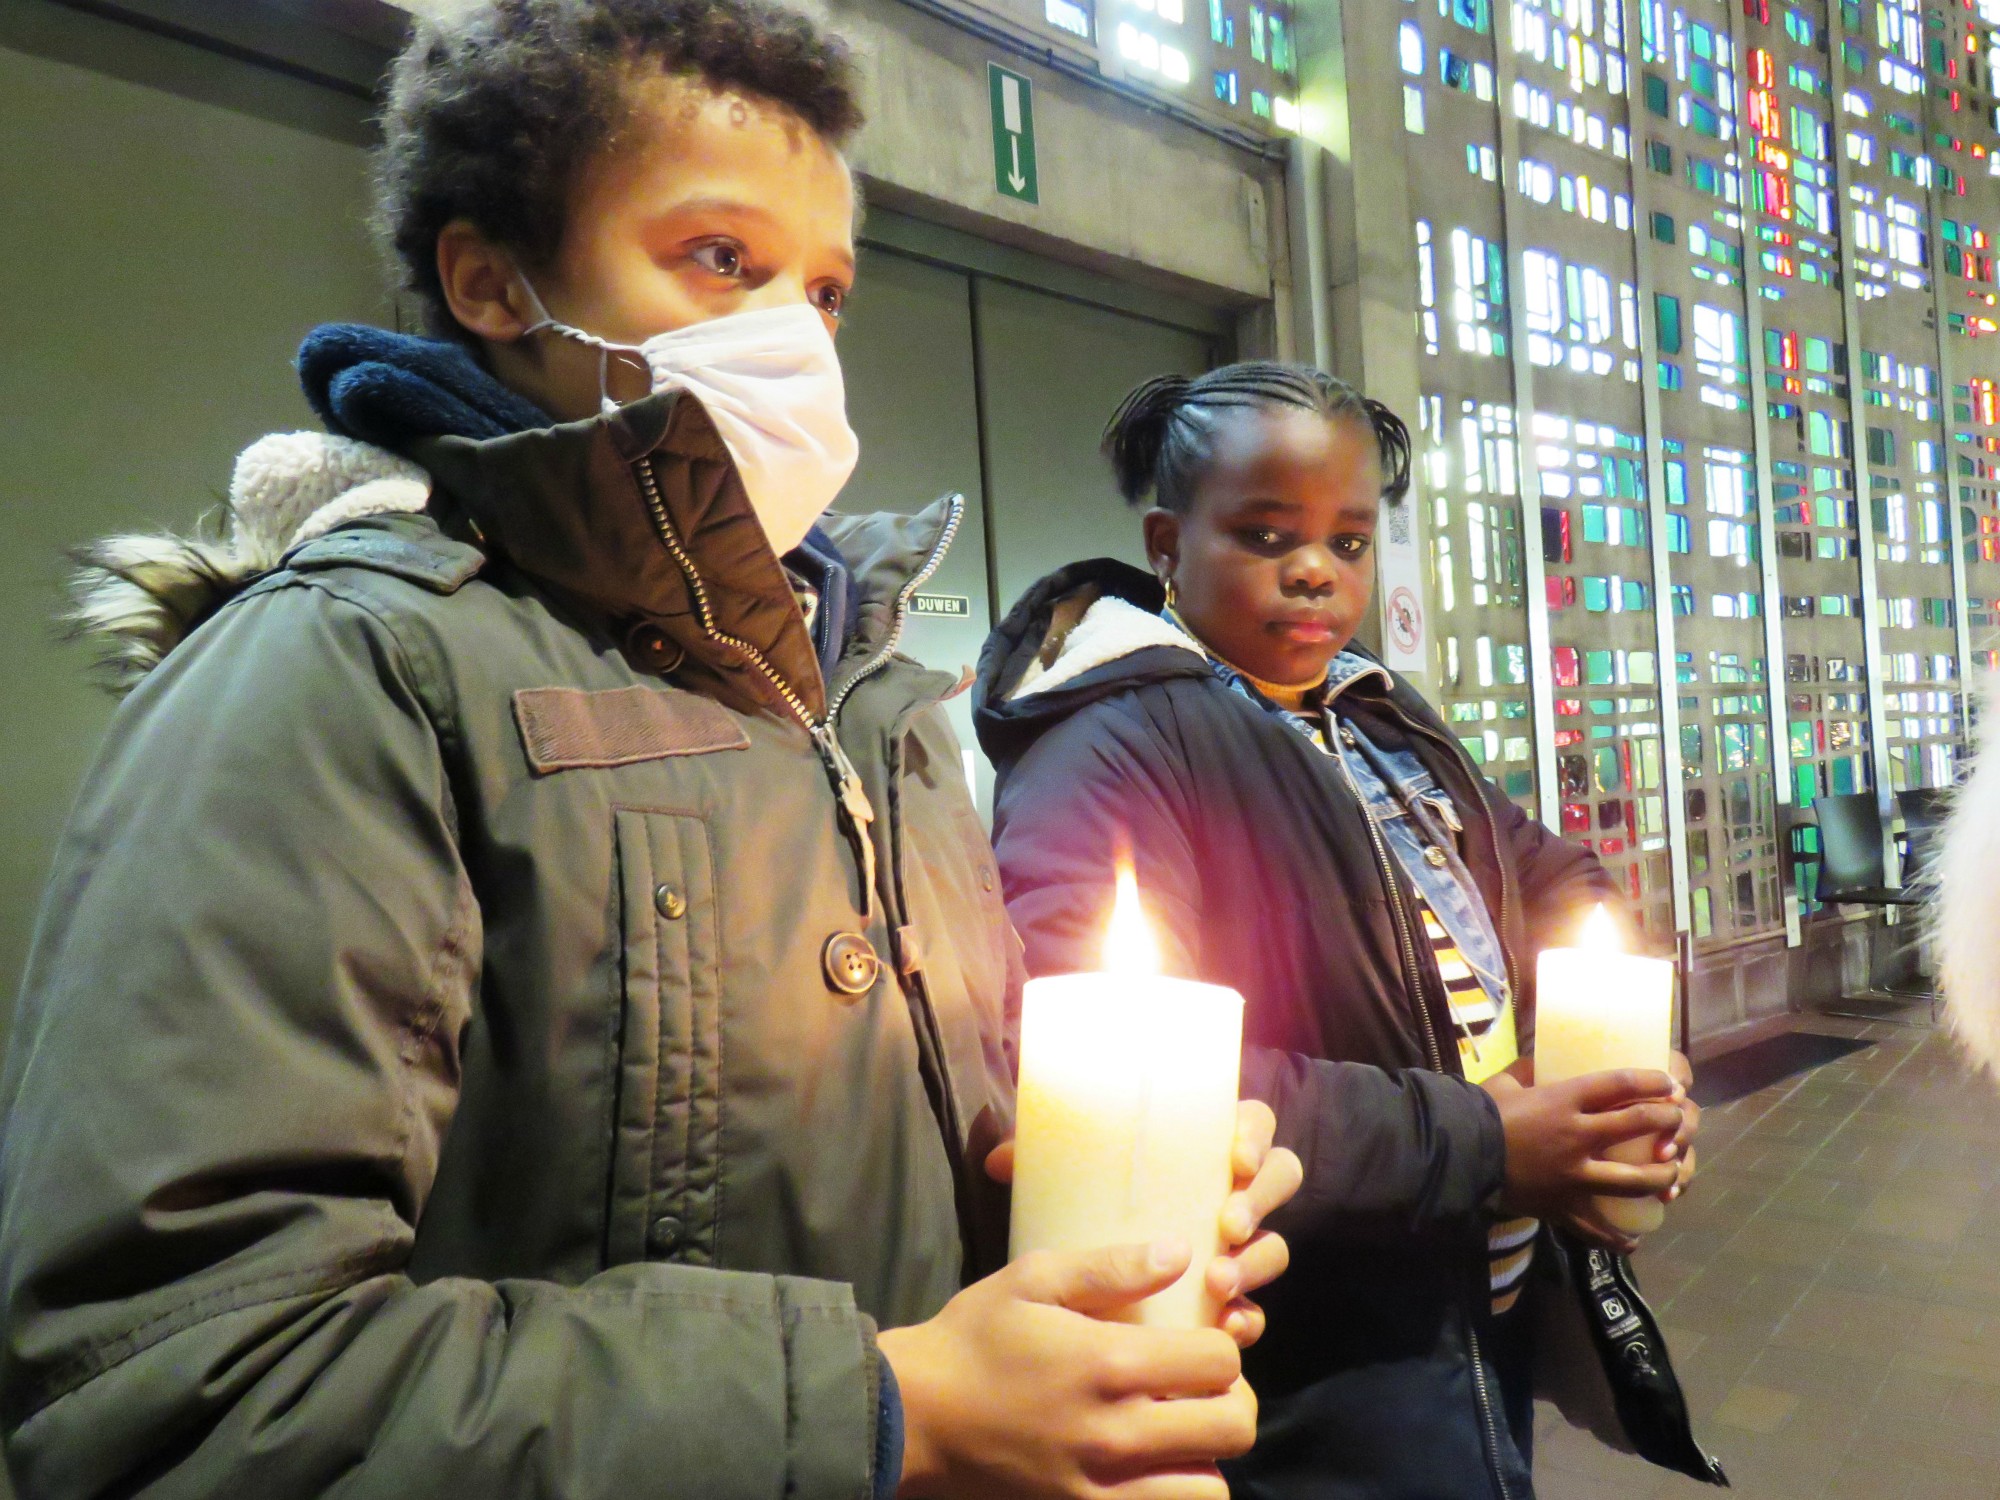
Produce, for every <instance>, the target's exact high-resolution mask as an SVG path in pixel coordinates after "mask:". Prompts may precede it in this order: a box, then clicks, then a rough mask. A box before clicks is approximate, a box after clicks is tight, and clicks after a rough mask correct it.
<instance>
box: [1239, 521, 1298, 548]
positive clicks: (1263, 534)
mask: <svg viewBox="0 0 2000 1500" xmlns="http://www.w3.org/2000/svg"><path fill="white" fill-rule="evenodd" d="M1237 535H1238V536H1239V537H1240V538H1241V539H1242V541H1243V543H1244V545H1245V546H1248V547H1255V548H1256V549H1257V550H1258V551H1260V552H1271V551H1276V550H1277V549H1279V548H1281V547H1283V546H1285V545H1286V542H1287V540H1288V539H1287V538H1286V536H1285V535H1284V533H1283V532H1279V531H1273V530H1272V529H1271V528H1270V527H1268V526H1246V527H1244V528H1243V530H1241V531H1240V532H1238V533H1237Z"/></svg>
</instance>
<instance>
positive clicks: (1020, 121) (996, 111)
mask: <svg viewBox="0 0 2000 1500" xmlns="http://www.w3.org/2000/svg"><path fill="white" fill-rule="evenodd" d="M986 84H987V89H988V92H989V93H990V94H991V95H992V102H993V185H994V186H995V187H996V188H998V189H999V190H1000V193H1001V195H1002V196H1003V197H1007V198H1018V199H1020V200H1021V201H1022V202H1023V203H1040V202H1041V201H1042V198H1041V193H1040V191H1039V186H1038V184H1037V183H1036V181H1035V93H1034V85H1032V84H1031V83H1029V82H1028V80H1027V79H1025V78H1023V77H1022V76H1021V75H1020V74H1019V73H1010V72H1008V71H1007V70H1006V69H1005V68H1003V67H1001V66H1000V64H998V63H988V64H987V65H986Z"/></svg>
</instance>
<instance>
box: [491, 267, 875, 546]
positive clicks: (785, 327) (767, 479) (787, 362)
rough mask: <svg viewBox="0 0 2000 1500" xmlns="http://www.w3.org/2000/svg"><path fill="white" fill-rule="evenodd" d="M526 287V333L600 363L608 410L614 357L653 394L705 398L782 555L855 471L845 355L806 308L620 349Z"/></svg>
mask: <svg viewBox="0 0 2000 1500" xmlns="http://www.w3.org/2000/svg"><path fill="white" fill-rule="evenodd" d="M522 285H524V286H526V285H527V283H526V280H525V278H524V279H523V282H522ZM527 290H528V296H529V297H530V299H532V302H533V305H534V308H535V311H536V312H537V313H538V314H539V315H540V319H541V320H540V321H539V322H537V323H534V324H532V325H531V326H529V327H528V328H527V329H526V330H525V331H524V332H525V333H535V332H538V331H539V330H541V329H544V328H546V329H550V330H552V331H553V332H556V333H559V334H562V335H563V336H564V337H565V338H572V339H575V340H577V341H578V342H579V343H584V344H588V345H589V346H590V347H591V348H593V349H595V350H597V351H598V353H599V355H600V356H601V357H602V360H603V362H602V363H600V365H599V367H598V386H599V397H600V400H601V401H602V404H603V408H604V410H605V411H612V410H615V409H616V408H617V405H618V403H617V402H615V401H613V400H612V399H611V395H610V391H609V388H608V385H607V383H606V382H607V377H608V375H609V373H610V372H609V367H608V365H609V358H610V356H611V355H613V354H627V355H631V356H632V357H634V358H636V359H639V360H643V361H644V362H645V365H646V368H647V369H648V370H650V371H651V372H652V378H653V390H654V392H655V393H657V392H660V391H664V390H667V389H669V388H673V389H678V390H684V391H687V392H689V393H690V394H692V395H694V396H695V397H696V398H698V399H699V400H700V402H701V404H702V406H703V408H704V409H705V410H706V411H707V412H708V414H709V416H710V417H711V418H712V419H713V420H714V422H715V426H716V430H717V431H718V432H719V433H721V435H722V441H723V443H724V445H726V446H727V447H728V449H729V456H730V457H731V458H733V459H735V461H736V472H737V473H738V474H739V475H740V476H741V477H742V480H743V488H744V490H745V491H746V492H747V493H748V495H749V497H750V508H751V509H752V510H753V511H755V512H756V514H757V519H758V521H759V522H761V523H762V524H763V527H764V535H765V536H766V537H767V538H769V540H770V543H771V550H772V551H773V552H775V553H777V554H778V556H780V557H783V556H784V555H785V554H786V553H787V552H790V551H791V550H792V549H793V548H794V547H796V546H798V544H799V543H800V542H802V541H804V540H805V536H806V533H807V532H808V531H810V530H812V527H813V523H814V522H815V521H817V520H818V519H819V518H820V517H821V516H822V515H823V514H825V512H826V508H827V507H828V506H830V505H831V504H833V497H834V496H835V495H837V494H839V493H840V487H841V486H842V485H844V484H846V483H847V477H848V476H849V475H850V474H852V473H853V472H854V464H855V461H856V460H857V459H858V458H859V457H860V456H861V444H860V441H859V440H858V439H857V438H856V437H855V436H854V429H853V428H851V427H849V426H848V425H847V388H846V386H845V385H844V384H843V383H842V381H841V378H840V357H839V356H838V355H837V354H836V353H835V352H834V348H833V335H832V334H830V333H828V332H827V329H826V323H825V321H824V320H823V319H822V318H821V317H820V315H819V313H818V312H816V311H815V310H814V309H812V308H811V307H808V306H807V305H806V304H805V303H803V302H794V303H790V304H787V305H786V306H784V307H767V308H761V309H759V310H757V311H755V312H744V313H732V314H731V315H730V316H728V317H726V318H712V319H710V320H709V321H708V322H706V323H694V324H690V325H689V326H688V327H686V328H677V329H675V330H674V331H673V332H671V333H661V334H656V335H654V336H653V337H652V338H649V339H647V340H646V342H645V343H643V344H615V343H612V342H611V341H610V340H608V339H601V338H599V337H598V336H597V335H596V334H594V333H586V332H584V331H583V330H582V329H581V328H573V327H571V326H570V325H569V324H567V323H559V322H557V321H556V320H555V319H554V318H552V317H550V316H549V314H548V309H547V308H545V307H544V306H543V305H542V300H541V298H540V297H539V296H537V295H536V294H535V289H534V288H533V287H532V286H530V287H528V288H527Z"/></svg>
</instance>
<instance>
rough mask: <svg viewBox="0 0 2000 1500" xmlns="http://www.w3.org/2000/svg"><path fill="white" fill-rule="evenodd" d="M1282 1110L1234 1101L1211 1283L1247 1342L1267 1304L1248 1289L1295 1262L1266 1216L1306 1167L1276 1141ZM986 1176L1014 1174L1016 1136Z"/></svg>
mask: <svg viewBox="0 0 2000 1500" xmlns="http://www.w3.org/2000/svg"><path fill="white" fill-rule="evenodd" d="M1277 1132H1278V1117H1277V1116H1276V1115H1274V1114H1272V1113H1271V1106H1270V1105H1268V1104H1266V1103H1264V1102H1263V1101H1262V1100H1259V1099H1245V1100H1243V1101H1242V1102H1241V1103H1239V1104H1238V1105H1237V1106H1236V1144H1235V1146H1234V1148H1233V1150H1232V1153H1231V1161H1232V1162H1233V1163H1234V1167H1235V1172H1236V1188H1235V1191H1233V1192H1232V1193H1230V1195H1229V1197H1228V1198H1227V1199H1226V1200H1225V1201H1224V1203H1223V1205H1222V1243H1223V1245H1224V1246H1225V1247H1226V1248H1225V1250H1224V1251H1223V1253H1222V1254H1221V1255H1218V1256H1216V1258H1215V1259H1214V1260H1212V1261H1210V1262H1209V1263H1208V1271H1207V1273H1206V1274H1207V1277H1208V1290H1209V1294H1210V1295H1211V1296H1213V1297H1214V1298H1215V1299H1216V1300H1217V1301H1218V1302H1220V1303H1221V1304H1222V1331H1223V1332H1224V1333H1227V1334H1228V1335H1229V1336H1230V1337H1231V1338H1233V1339H1235V1340H1236V1342H1237V1344H1238V1345H1239V1346H1240V1347H1241V1348H1244V1349H1248V1348H1249V1347H1250V1346H1251V1345H1252V1344H1254V1343H1256V1342H1257V1340H1258V1339H1260V1338H1262V1337H1263V1335H1264V1310H1263V1309H1262V1308H1261V1307H1259V1306H1257V1304H1256V1303H1254V1302H1252V1301H1251V1300H1250V1294H1251V1293H1252V1292H1254V1291H1257V1290H1259V1289H1260V1288H1262V1287H1266V1286H1269V1285H1270V1284H1271V1283H1272V1282H1274V1281H1276V1280H1277V1279H1278V1278H1279V1277H1280V1276H1282V1275H1283V1274H1284V1271H1285V1267H1286V1266H1287V1265H1289V1264H1290V1263H1291V1254H1292V1253H1291V1249H1290V1247H1289V1246H1287V1245H1286V1244H1285V1242H1284V1240H1283V1238H1282V1237H1280V1236H1278V1235H1275V1234H1273V1233H1271V1232H1270V1231H1269V1230H1267V1229H1264V1228H1262V1225H1263V1223H1264V1220H1265V1218H1266V1217H1268V1216H1269V1215H1271V1214H1273V1213H1275V1212H1276V1211H1277V1210H1278V1209H1280V1208H1282V1207H1283V1206H1284V1205H1285V1204H1287V1203H1289V1202H1291V1200H1292V1195H1293V1194H1294V1193H1296V1192H1297V1191H1298V1190H1299V1185H1300V1184H1301V1183H1302V1182H1304V1181H1305V1168H1304V1167H1303V1166H1302V1165H1301V1164H1300V1162H1299V1159H1298V1157H1297V1156H1296V1155H1294V1154H1293V1153H1292V1152H1290V1151H1288V1150H1286V1149H1285V1148H1284V1147H1282V1146H1280V1147H1277V1148H1275V1149H1273V1147H1272V1145H1271V1141H1272V1139H1273V1137H1275V1136H1276V1135H1277ZM986 1175H987V1176H989V1177H991V1178H992V1179H993V1180H994V1181H995V1182H1012V1181H1013V1180H1014V1143H1013V1142H1012V1141H1011V1140H1009V1141H1002V1142H1001V1143H1000V1144H999V1145H998V1146H995V1147H994V1148H993V1151H992V1154H991V1155H989V1156H988V1157H987V1158H986Z"/></svg>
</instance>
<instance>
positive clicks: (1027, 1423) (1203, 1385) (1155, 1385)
mask: <svg viewBox="0 0 2000 1500" xmlns="http://www.w3.org/2000/svg"><path fill="white" fill-rule="evenodd" d="M1187 1263H1188V1248H1187V1246H1186V1244H1185V1243H1174V1242H1168V1243H1165V1244H1159V1245H1153V1246H1150V1247H1149V1246H1145V1245H1122V1246H1116V1247H1114V1248H1112V1249H1108V1250H1094V1251H1090V1252H1087V1253H1078V1254H1072V1255H1058V1254H1053V1253H1041V1254H1036V1255H1029V1256H1024V1257H1022V1258H1021V1259H1020V1260H1018V1261H1016V1262H1015V1263H1014V1264H1013V1265H1011V1266H1008V1267H1007V1268H1006V1269H1005V1270H1003V1271H999V1272H997V1273H995V1274H994V1275H992V1276H989V1277H987V1278H986V1279H985V1280H984V1281H981V1282H977V1283H975V1284H974V1285H972V1286H970V1287H967V1288H966V1289H965V1290H964V1291H962V1292H960V1293H959V1294H958V1295H957V1296H956V1297H954V1298H952V1299H951V1301H950V1302H949V1303H947V1304H946V1305H945V1309H944V1311H943V1312H941V1313H939V1314H938V1315H937V1316H936V1317H935V1318H932V1319H931V1320H930V1321H929V1322H928V1323H921V1324H918V1325H917V1326H916V1327H914V1328H897V1329H890V1330H886V1331H884V1332H883V1333H882V1334H881V1335H880V1336H879V1338H878V1347H879V1348H880V1350H881V1353H882V1357H883V1358H884V1359H886V1360H888V1361H889V1366H890V1368H891V1369H892V1370H894V1371H895V1375H896V1385H897V1387H898V1389H899V1390H900V1392H901V1394H902V1400H903V1424H904V1460H903V1479H902V1484H901V1487H900V1489H899V1490H898V1494H899V1495H900V1496H902V1497H905V1500H935V1497H941V1496H946V1495H949V1496H951V1497H952V1500H1227V1495H1228V1489H1227V1486H1225V1485H1224V1483H1223V1481H1222V1476H1221V1474H1220V1473H1219V1472H1217V1470H1216V1467H1215V1465H1216V1461H1217V1460H1218V1459H1223V1458H1233V1457H1235V1456H1236V1455H1238V1454H1241V1453H1245V1452H1248V1451H1249V1448H1250V1444H1251V1443H1252V1441H1254V1440H1255V1438H1256V1435H1257V1400H1256V1397H1254V1396H1253V1395H1251V1394H1250V1387H1249V1386H1247V1385H1246V1384H1244V1382H1243V1378H1242V1370H1243V1366H1242V1357H1241V1355H1240V1354H1239V1353H1238V1351H1237V1349H1236V1346H1235V1344H1233V1343H1232V1342H1231V1341H1230V1339H1229V1338H1228V1336H1227V1335H1225V1334H1223V1333H1222V1332H1221V1331H1220V1330H1218V1329H1213V1328H1202V1329H1192V1330H1184V1329H1170V1328H1144V1327H1140V1326H1138V1325H1136V1324H1129V1323H1108V1322H1103V1321H1101V1320H1102V1319H1103V1318H1105V1317H1107V1316H1108V1315H1110V1314H1112V1313H1116V1312H1118V1311H1120V1310H1122V1309H1124V1308H1126V1307H1129V1306H1131V1305H1132V1304H1133V1303H1135V1302H1138V1301H1140V1300H1141V1299H1143V1298H1145V1297H1149V1296H1151V1295H1152V1294H1153V1293H1154V1292H1158V1291H1162V1290H1164V1289H1165V1288H1167V1287H1169V1286H1171V1285H1173V1283H1174V1282H1175V1281H1177V1280H1178V1279H1179V1278H1180V1275H1181V1273H1182V1272H1183V1271H1185V1270H1186V1269H1187Z"/></svg>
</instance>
